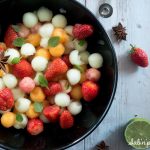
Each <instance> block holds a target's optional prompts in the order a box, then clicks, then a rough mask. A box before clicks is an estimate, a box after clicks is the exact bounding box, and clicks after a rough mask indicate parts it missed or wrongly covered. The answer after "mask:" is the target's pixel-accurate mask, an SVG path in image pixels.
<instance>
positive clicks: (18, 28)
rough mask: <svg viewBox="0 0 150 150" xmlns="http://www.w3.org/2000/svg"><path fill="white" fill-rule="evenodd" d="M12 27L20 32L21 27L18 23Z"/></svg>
mask: <svg viewBox="0 0 150 150" xmlns="http://www.w3.org/2000/svg"><path fill="white" fill-rule="evenodd" d="M12 28H13V29H14V30H15V31H16V32H19V31H20V27H19V26H18V25H12Z"/></svg>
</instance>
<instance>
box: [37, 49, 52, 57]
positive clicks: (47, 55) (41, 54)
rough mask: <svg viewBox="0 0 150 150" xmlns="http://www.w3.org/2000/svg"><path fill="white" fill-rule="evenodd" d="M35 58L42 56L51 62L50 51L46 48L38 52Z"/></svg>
mask: <svg viewBox="0 0 150 150" xmlns="http://www.w3.org/2000/svg"><path fill="white" fill-rule="evenodd" d="M35 56H42V57H44V58H46V59H47V60H49V59H50V57H51V56H50V53H49V51H48V49H45V48H40V49H38V50H37V51H36V54H35Z"/></svg>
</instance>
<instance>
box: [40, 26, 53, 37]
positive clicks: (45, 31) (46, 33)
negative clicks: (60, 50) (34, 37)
mask: <svg viewBox="0 0 150 150" xmlns="http://www.w3.org/2000/svg"><path fill="white" fill-rule="evenodd" d="M53 30H54V26H53V25H52V24H51V23H46V24H44V25H42V26H41V27H40V28H39V34H40V35H41V37H43V38H50V37H51V35H52V33H53Z"/></svg>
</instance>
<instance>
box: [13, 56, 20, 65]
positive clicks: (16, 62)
mask: <svg viewBox="0 0 150 150" xmlns="http://www.w3.org/2000/svg"><path fill="white" fill-rule="evenodd" d="M19 62H20V58H19V57H15V58H13V60H12V61H11V63H12V64H18V63H19Z"/></svg>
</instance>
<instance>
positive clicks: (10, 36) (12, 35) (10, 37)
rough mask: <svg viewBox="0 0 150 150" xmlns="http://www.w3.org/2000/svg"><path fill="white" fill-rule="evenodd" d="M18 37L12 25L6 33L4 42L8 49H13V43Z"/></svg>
mask: <svg viewBox="0 0 150 150" xmlns="http://www.w3.org/2000/svg"><path fill="white" fill-rule="evenodd" d="M17 37H18V35H17V32H16V31H15V30H14V29H13V27H12V25H10V26H9V27H8V29H7V31H6V33H5V36H4V42H5V44H6V46H7V47H9V48H13V47H14V45H13V41H14V40H15V39H16V38H17Z"/></svg>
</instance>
